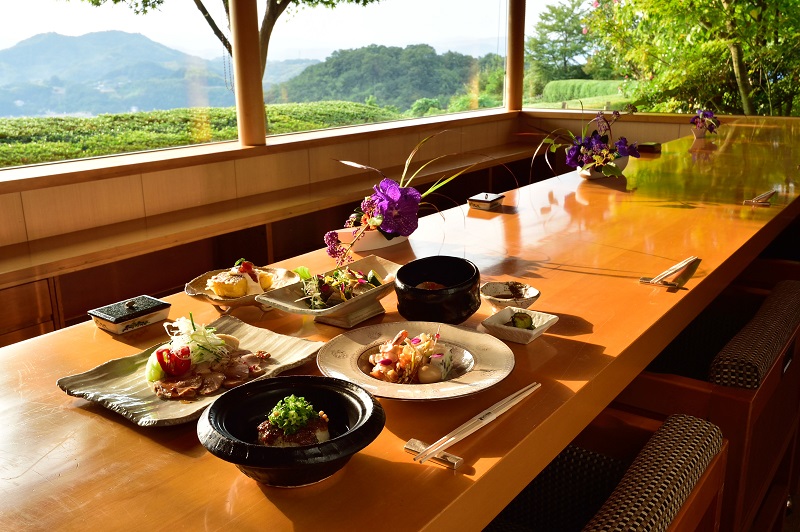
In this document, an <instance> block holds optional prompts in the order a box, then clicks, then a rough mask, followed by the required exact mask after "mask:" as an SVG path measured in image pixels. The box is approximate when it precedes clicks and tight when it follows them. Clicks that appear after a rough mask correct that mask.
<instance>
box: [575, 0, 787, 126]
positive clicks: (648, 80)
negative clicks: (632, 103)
mask: <svg viewBox="0 0 800 532" xmlns="http://www.w3.org/2000/svg"><path fill="white" fill-rule="evenodd" d="M596 4H597V7H596V8H594V9H593V10H592V12H591V13H590V14H589V15H588V16H587V18H586V21H585V24H586V27H587V28H588V29H589V35H591V36H592V39H593V42H594V43H595V47H596V51H595V53H596V56H597V57H599V58H602V60H603V61H605V62H607V63H609V64H612V65H613V66H614V67H615V68H616V69H617V71H620V72H624V73H626V74H629V75H630V76H631V77H632V78H635V79H637V80H639V81H640V84H639V90H640V94H639V96H640V98H641V101H642V103H643V105H644V106H645V107H646V108H647V109H649V110H656V109H657V110H670V111H683V112H694V110H695V109H696V108H699V107H704V108H713V109H715V110H716V111H717V112H722V113H744V114H764V115H792V114H796V111H794V108H795V102H796V101H798V99H799V98H800V82H799V81H798V80H800V53H798V52H800V38H798V37H800V2H797V1H796V0H774V1H773V0H770V2H764V1H761V0H741V1H739V0H737V1H735V2H731V1H730V0H627V1H624V2H623V1H614V0H599V1H598V2H596ZM640 109H642V107H641V106H640Z"/></svg>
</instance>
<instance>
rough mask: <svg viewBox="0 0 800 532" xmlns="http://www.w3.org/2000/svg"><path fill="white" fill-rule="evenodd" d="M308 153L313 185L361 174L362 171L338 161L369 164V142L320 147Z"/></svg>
mask: <svg viewBox="0 0 800 532" xmlns="http://www.w3.org/2000/svg"><path fill="white" fill-rule="evenodd" d="M308 151H309V161H310V164H309V172H310V176H311V183H318V182H320V181H326V180H328V179H336V178H339V177H345V176H348V175H353V174H358V173H360V170H358V169H356V168H351V167H349V166H346V165H344V164H342V163H340V162H338V161H353V162H356V163H360V164H369V141H368V140H357V141H352V142H343V143H341V144H332V145H327V146H319V147H316V148H310V149H309V150H308ZM337 160H338V161H337Z"/></svg>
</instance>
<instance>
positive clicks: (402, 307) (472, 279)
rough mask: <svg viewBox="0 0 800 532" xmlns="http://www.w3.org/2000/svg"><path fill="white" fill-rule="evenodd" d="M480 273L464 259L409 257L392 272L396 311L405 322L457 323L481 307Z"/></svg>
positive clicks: (437, 256) (438, 256)
mask: <svg viewBox="0 0 800 532" xmlns="http://www.w3.org/2000/svg"><path fill="white" fill-rule="evenodd" d="M480 282H481V274H480V272H479V271H478V267H477V266H475V264H473V263H472V262H470V261H468V260H467V259H462V258H460V257H450V256H446V255H436V256H433V257H425V258H422V259H417V260H412V261H411V262H409V263H408V264H406V265H404V266H401V267H400V269H399V270H397V274H396V275H395V282H394V284H395V292H396V293H397V311H398V312H399V313H400V315H401V316H403V317H404V318H405V319H407V320H409V321H436V322H441V323H449V324H452V325H457V324H459V323H462V322H464V321H466V320H467V318H469V317H470V316H472V315H473V314H475V312H476V311H477V310H478V308H480V306H481V297H480Z"/></svg>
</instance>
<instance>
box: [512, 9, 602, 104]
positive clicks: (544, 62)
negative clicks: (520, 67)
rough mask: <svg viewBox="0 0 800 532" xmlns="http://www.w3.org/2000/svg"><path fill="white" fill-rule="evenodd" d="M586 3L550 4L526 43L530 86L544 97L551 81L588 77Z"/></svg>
mask: <svg viewBox="0 0 800 532" xmlns="http://www.w3.org/2000/svg"><path fill="white" fill-rule="evenodd" d="M585 3H586V2H585V1H584V0H563V2H562V3H559V4H556V5H548V6H547V8H546V9H545V11H543V12H542V13H541V15H540V16H539V20H538V22H537V23H536V26H535V28H534V33H533V35H532V36H531V37H529V38H528V39H527V41H526V43H525V55H526V61H527V63H528V66H529V80H528V83H529V87H530V90H531V91H533V94H541V91H542V89H543V88H544V86H545V85H547V83H548V82H550V81H552V80H557V79H576V78H586V77H588V76H587V75H586V74H585V73H584V71H583V62H584V61H585V60H584V57H585V56H586V55H588V51H589V39H588V38H587V37H586V35H584V33H583V26H582V18H583V16H584V14H585V12H586V10H585V8H584V7H583V6H584V5H585Z"/></svg>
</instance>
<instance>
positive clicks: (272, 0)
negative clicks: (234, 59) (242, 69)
mask: <svg viewBox="0 0 800 532" xmlns="http://www.w3.org/2000/svg"><path fill="white" fill-rule="evenodd" d="M290 3H291V0H267V10H266V11H265V12H264V19H263V20H262V21H261V29H260V30H259V32H258V37H259V40H260V43H259V44H260V46H261V77H262V79H263V77H264V74H265V73H266V71H267V52H268V51H269V39H270V37H271V36H272V29H273V28H274V27H275V22H277V21H278V18H279V17H280V16H281V15H282V14H283V12H284V11H286V8H287V7H289V4H290Z"/></svg>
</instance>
